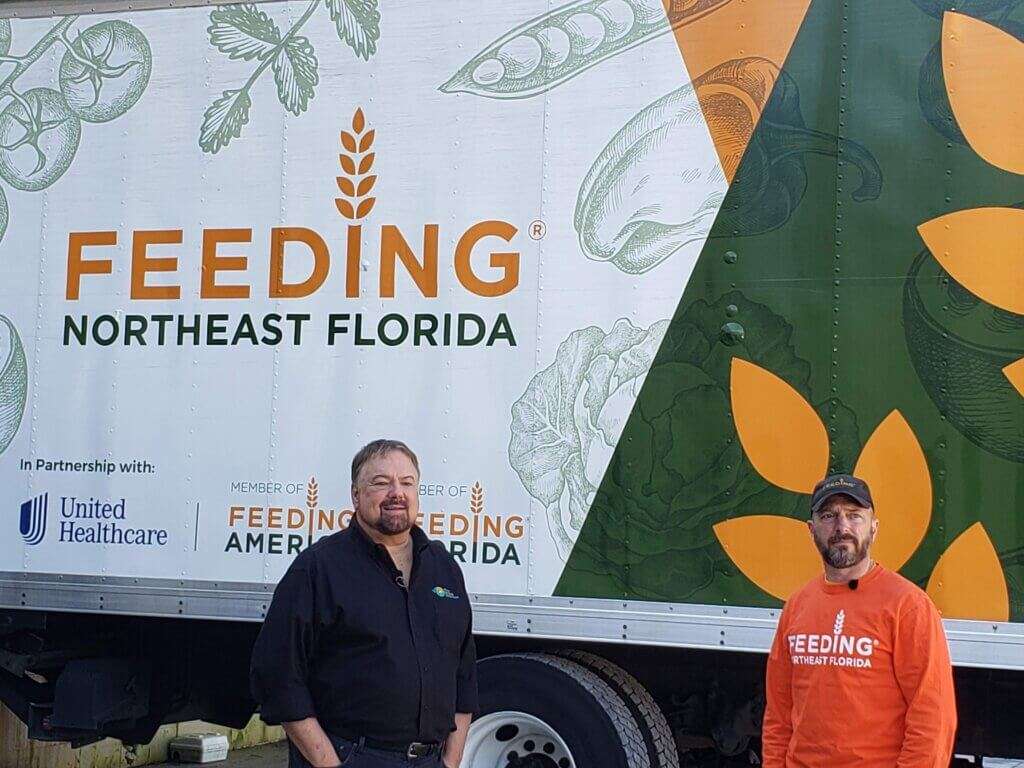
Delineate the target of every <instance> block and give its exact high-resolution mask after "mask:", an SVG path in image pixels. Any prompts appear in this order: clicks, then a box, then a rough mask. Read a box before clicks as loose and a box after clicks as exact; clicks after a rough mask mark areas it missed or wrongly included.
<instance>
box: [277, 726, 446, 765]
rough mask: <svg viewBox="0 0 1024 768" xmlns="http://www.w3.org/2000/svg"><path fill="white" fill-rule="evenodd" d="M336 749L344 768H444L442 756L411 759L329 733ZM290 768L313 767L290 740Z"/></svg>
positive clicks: (398, 753)
mask: <svg viewBox="0 0 1024 768" xmlns="http://www.w3.org/2000/svg"><path fill="white" fill-rule="evenodd" d="M328 738H329V739H330V740H331V744H333V745H334V751H335V752H337V753H338V759H339V760H340V761H341V764H342V766H344V768H443V767H444V763H442V762H441V756H440V755H439V754H437V755H428V756H427V757H419V758H416V759H414V760H410V759H409V758H407V757H406V756H405V755H403V754H401V753H400V752H387V751H385V750H383V749H373V748H371V747H367V746H366V745H365V744H364V745H362V746H360V745H359V744H358V743H357V742H352V741H348V740H347V739H342V738H340V737H338V736H331V735H330V734H328ZM288 768H311V766H310V763H309V761H308V760H306V758H304V757H303V756H302V753H301V752H299V750H298V748H297V747H296V746H295V745H294V744H292V742H291V741H289V742H288Z"/></svg>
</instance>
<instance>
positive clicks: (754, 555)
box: [714, 515, 822, 600]
mask: <svg viewBox="0 0 1024 768" xmlns="http://www.w3.org/2000/svg"><path fill="white" fill-rule="evenodd" d="M714 529H715V535H716V536H717V537H718V541H719V542H720V543H721V544H722V548H723V549H724V550H725V552H726V554H727V555H729V559H730V560H732V561H733V562H734V563H735V564H736V566H737V567H738V568H739V569H740V570H741V571H743V575H745V576H746V577H747V578H748V579H750V580H751V581H752V582H754V583H755V584H757V586H759V587H760V588H761V589H763V590H764V591H765V592H767V593H768V594H769V595H772V596H774V597H777V598H779V599H780V600H787V599H789V596H790V595H791V594H793V593H794V592H796V591H797V590H798V589H800V587H802V586H804V585H805V584H806V583H807V582H808V581H810V580H811V579H813V578H814V577H815V576H816V575H818V574H820V573H821V571H822V565H821V556H820V555H819V554H818V551H817V550H816V549H815V548H814V543H813V541H812V540H811V534H810V532H809V531H808V530H807V523H802V522H800V521H799V520H793V519H791V518H788V517H778V516H777V515H752V516H750V517H736V518H733V519H732V520H726V521H724V522H721V523H719V524H718V525H716V526H714Z"/></svg>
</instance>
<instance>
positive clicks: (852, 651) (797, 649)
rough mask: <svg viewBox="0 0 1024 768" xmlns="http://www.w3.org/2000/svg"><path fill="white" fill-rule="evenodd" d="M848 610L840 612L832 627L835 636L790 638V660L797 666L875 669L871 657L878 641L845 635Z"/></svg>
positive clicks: (793, 636) (792, 636) (791, 636)
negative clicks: (872, 667)
mask: <svg viewBox="0 0 1024 768" xmlns="http://www.w3.org/2000/svg"><path fill="white" fill-rule="evenodd" d="M845 624H846V611H845V610H840V611H839V613H837V614H836V620H835V622H834V623H833V625H832V634H830V635H815V634H792V635H786V640H787V641H788V642H789V656H790V660H791V661H792V663H793V664H795V665H803V666H828V667H856V668H861V669H870V668H871V656H872V655H873V654H874V652H875V646H877V645H878V640H875V639H874V638H872V637H867V636H859V637H858V636H855V635H847V634H843V628H844V626H845Z"/></svg>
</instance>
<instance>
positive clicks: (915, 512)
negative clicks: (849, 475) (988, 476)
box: [853, 411, 932, 571]
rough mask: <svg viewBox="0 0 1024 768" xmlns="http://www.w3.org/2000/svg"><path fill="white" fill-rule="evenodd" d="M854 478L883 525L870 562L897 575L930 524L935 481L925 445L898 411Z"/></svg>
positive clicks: (877, 434)
mask: <svg viewBox="0 0 1024 768" xmlns="http://www.w3.org/2000/svg"><path fill="white" fill-rule="evenodd" d="M853 473H854V474H855V475H856V476H857V477H859V478H862V479H863V480H865V481H866V482H867V484H868V487H869V488H871V497H872V498H873V499H874V501H875V514H877V515H878V519H879V520H880V521H881V523H880V525H879V527H878V538H877V539H876V540H875V543H874V544H873V545H872V546H871V556H872V557H873V558H874V559H875V560H877V561H878V562H880V563H881V564H882V565H884V566H885V567H887V568H891V569H892V570H894V571H898V570H899V569H900V568H902V567H903V565H904V564H905V563H906V562H907V560H909V559H910V556H911V555H912V554H914V551H915V550H916V549H917V547H918V545H920V543H921V539H923V538H924V534H925V531H927V530H928V523H929V522H930V521H931V518H932V478H931V474H930V473H929V472H928V462H927V461H926V460H925V457H924V451H922V450H921V444H920V443H918V441H917V438H916V437H915V436H914V431H913V430H912V429H911V428H910V425H909V424H907V422H906V420H905V419H904V418H903V416H902V415H901V414H900V412H899V411H893V412H892V413H890V414H889V415H888V416H887V417H886V418H885V420H884V421H883V422H882V423H881V424H879V425H878V427H877V428H876V429H875V431H874V433H873V434H872V435H871V437H869V438H868V441H867V443H866V444H865V445H864V450H863V451H861V454H860V458H859V459H858V460H857V466H856V467H855V468H854V470H853Z"/></svg>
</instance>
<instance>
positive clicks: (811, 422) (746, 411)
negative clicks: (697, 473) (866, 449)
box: [730, 357, 828, 493]
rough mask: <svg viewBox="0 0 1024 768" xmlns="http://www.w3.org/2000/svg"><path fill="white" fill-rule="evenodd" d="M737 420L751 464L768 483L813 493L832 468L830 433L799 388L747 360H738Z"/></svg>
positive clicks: (734, 374)
mask: <svg viewBox="0 0 1024 768" xmlns="http://www.w3.org/2000/svg"><path fill="white" fill-rule="evenodd" d="M730 390H731V396H732V413H733V421H734V422H735V423H736V432H737V433H738V434H739V436H740V443H742V445H743V450H744V451H745V452H746V454H747V458H748V459H750V463H751V464H753V465H754V468H755V469H756V470H757V471H758V472H759V473H760V474H761V477H763V478H764V479H765V480H767V481H768V482H770V483H772V484H773V485H777V486H778V487H780V488H785V489H786V490H787V491H796V492H797V493H810V492H811V491H812V490H814V484H815V483H817V482H818V481H819V480H821V478H823V477H824V476H825V473H826V470H827V469H828V434H827V433H826V431H825V425H824V424H822V423H821V419H819V418H818V414H816V413H815V412H814V409H813V408H811V406H810V405H808V404H807V401H806V400H804V399H803V398H802V397H801V396H800V395H799V393H797V391H796V390H795V389H793V388H792V387H791V386H789V384H787V383H786V382H784V381H783V380H782V379H780V378H779V377H778V376H776V375H775V374H773V373H769V372H768V371H766V370H765V369H764V368H761V367H759V366H757V365H754V364H753V363H749V362H747V361H746V360H741V359H740V358H738V357H734V358H733V359H732V374H731V384H730Z"/></svg>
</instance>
